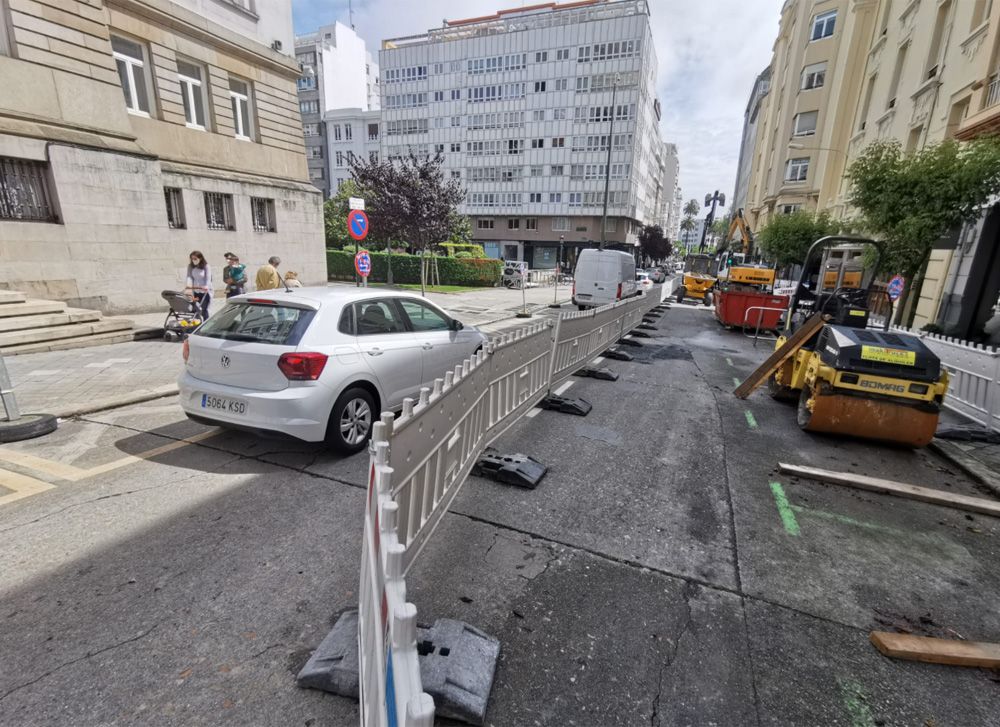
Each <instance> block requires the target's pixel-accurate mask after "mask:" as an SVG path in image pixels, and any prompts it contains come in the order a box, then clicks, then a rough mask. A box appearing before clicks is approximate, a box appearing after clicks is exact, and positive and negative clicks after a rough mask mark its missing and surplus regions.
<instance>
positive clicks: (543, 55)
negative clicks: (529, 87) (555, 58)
mask: <svg viewBox="0 0 1000 727" xmlns="http://www.w3.org/2000/svg"><path fill="white" fill-rule="evenodd" d="M548 59H549V52H548V51H547V50H543V51H538V52H537V53H535V63H545V61H547V60H548Z"/></svg>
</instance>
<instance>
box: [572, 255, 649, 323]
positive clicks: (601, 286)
mask: <svg viewBox="0 0 1000 727" xmlns="http://www.w3.org/2000/svg"><path fill="white" fill-rule="evenodd" d="M633 295H638V289H637V287H636V283H635V259H634V258H633V257H632V256H631V255H629V254H628V253H627V252H621V251H620V250H583V251H582V252H581V253H580V257H579V259H578V260H577V261H576V270H574V271H573V304H574V305H575V306H576V307H578V308H579V309H580V310H583V309H584V308H596V307H597V306H601V305H607V304H608V303H614V302H615V301H617V300H622V299H623V298H631V297H632V296H633Z"/></svg>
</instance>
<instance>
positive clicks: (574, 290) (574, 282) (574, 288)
mask: <svg viewBox="0 0 1000 727" xmlns="http://www.w3.org/2000/svg"><path fill="white" fill-rule="evenodd" d="M572 296H573V297H574V298H575V297H576V281H575V280H574V281H573V293H572Z"/></svg>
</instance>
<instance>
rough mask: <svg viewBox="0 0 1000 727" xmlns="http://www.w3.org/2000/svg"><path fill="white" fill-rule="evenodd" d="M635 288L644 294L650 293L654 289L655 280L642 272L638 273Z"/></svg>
mask: <svg viewBox="0 0 1000 727" xmlns="http://www.w3.org/2000/svg"><path fill="white" fill-rule="evenodd" d="M635 287H636V288H638V289H639V290H641V291H642V292H643V293H646V292H649V291H650V290H651V289H652V288H653V279H652V278H651V277H650V276H649V273H646V272H642V271H640V272H638V273H636V274H635Z"/></svg>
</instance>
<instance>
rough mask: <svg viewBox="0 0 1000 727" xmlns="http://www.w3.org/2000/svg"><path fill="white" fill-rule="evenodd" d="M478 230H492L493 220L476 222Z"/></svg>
mask: <svg viewBox="0 0 1000 727" xmlns="http://www.w3.org/2000/svg"><path fill="white" fill-rule="evenodd" d="M476 229H477V230H492V229H493V220H476Z"/></svg>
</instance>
